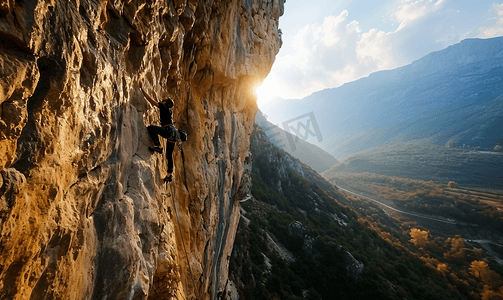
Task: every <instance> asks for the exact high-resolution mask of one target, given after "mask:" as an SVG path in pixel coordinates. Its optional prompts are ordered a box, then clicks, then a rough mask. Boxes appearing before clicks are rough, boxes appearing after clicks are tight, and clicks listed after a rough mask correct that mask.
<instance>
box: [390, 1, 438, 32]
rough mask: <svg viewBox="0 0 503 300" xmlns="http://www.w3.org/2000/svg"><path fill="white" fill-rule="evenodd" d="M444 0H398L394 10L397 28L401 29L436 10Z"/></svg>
mask: <svg viewBox="0 0 503 300" xmlns="http://www.w3.org/2000/svg"><path fill="white" fill-rule="evenodd" d="M444 2H445V0H437V1H433V0H417V1H412V0H400V1H398V3H397V7H396V9H395V11H394V17H395V19H396V20H397V21H398V22H400V26H398V29H397V30H401V29H403V28H404V27H406V26H408V25H410V24H411V23H413V22H414V21H417V20H419V19H421V18H424V17H425V16H427V15H429V14H430V13H432V12H435V11H438V10H439V9H441V8H442V4H443V3H444Z"/></svg>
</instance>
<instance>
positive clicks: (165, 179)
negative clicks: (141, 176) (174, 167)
mask: <svg viewBox="0 0 503 300" xmlns="http://www.w3.org/2000/svg"><path fill="white" fill-rule="evenodd" d="M171 180H173V176H171V175H168V176H166V177H164V182H171Z"/></svg>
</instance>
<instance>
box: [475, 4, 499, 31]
mask: <svg viewBox="0 0 503 300" xmlns="http://www.w3.org/2000/svg"><path fill="white" fill-rule="evenodd" d="M492 13H493V14H495V15H496V16H495V17H494V19H495V22H494V25H492V26H488V27H479V29H478V37H481V38H492V37H497V36H502V35H503V4H493V7H492Z"/></svg>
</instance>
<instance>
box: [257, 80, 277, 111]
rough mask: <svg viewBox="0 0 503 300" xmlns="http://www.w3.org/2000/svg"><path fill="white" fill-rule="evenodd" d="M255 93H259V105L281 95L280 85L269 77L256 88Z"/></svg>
mask: <svg viewBox="0 0 503 300" xmlns="http://www.w3.org/2000/svg"><path fill="white" fill-rule="evenodd" d="M255 93H256V94H257V104H258V106H259V107H260V106H261V105H264V104H267V103H269V102H270V101H271V100H272V99H273V98H274V97H277V96H278V95H279V94H278V87H277V86H275V85H274V84H272V83H271V80H268V78H266V79H265V80H264V82H263V83H262V84H261V85H259V86H258V87H256V88H255Z"/></svg>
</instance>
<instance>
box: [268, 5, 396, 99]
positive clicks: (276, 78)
mask: <svg viewBox="0 0 503 300" xmlns="http://www.w3.org/2000/svg"><path fill="white" fill-rule="evenodd" d="M347 18H348V12H347V11H343V12H341V13H340V14H339V15H338V16H328V17H326V18H325V20H324V22H323V24H317V23H315V24H311V25H307V26H305V27H304V28H302V29H301V30H300V31H299V32H298V33H297V34H296V35H295V37H294V39H293V43H292V44H293V48H294V51H293V54H289V55H284V56H278V57H277V59H276V62H275V63H274V66H273V70H272V71H271V75H269V77H270V78H269V77H268V78H267V80H266V82H264V86H263V87H262V88H261V92H259V96H261V95H260V94H261V93H269V94H271V95H272V94H274V92H275V91H278V89H279V88H281V89H282V94H281V97H282V98H290V97H295V98H298V97H304V96H307V95H309V94H311V93H313V92H315V91H318V90H321V89H325V88H330V87H335V86H340V85H342V84H343V83H345V82H348V81H351V80H355V79H357V78H360V77H362V76H366V75H368V74H369V73H370V72H373V71H377V70H380V69H382V68H388V67H392V66H394V64H393V59H392V57H390V55H389V53H386V52H387V51H388V50H390V48H391V45H388V44H387V34H386V33H384V32H374V31H372V32H371V33H365V34H363V35H362V33H361V30H360V28H359V24H358V22H356V21H352V22H348V20H347ZM286 82H288V86H287V85H286V84H284V83H286ZM266 91H267V92H266Z"/></svg>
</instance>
